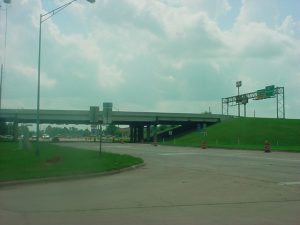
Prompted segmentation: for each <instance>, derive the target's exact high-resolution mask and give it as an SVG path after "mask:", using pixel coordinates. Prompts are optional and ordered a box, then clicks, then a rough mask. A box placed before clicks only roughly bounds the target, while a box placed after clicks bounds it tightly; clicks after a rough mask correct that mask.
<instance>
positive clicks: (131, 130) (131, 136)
mask: <svg viewBox="0 0 300 225" xmlns="http://www.w3.org/2000/svg"><path fill="white" fill-rule="evenodd" d="M129 136H130V143H133V126H132V125H130V126H129Z"/></svg>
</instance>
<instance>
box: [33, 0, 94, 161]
mask: <svg viewBox="0 0 300 225" xmlns="http://www.w3.org/2000/svg"><path fill="white" fill-rule="evenodd" d="M75 1H77V0H72V1H70V2H68V3H66V4H64V5H62V6H60V7H58V8H55V9H53V10H51V11H49V12H47V13H45V14H40V27H39V56H38V88H37V111H36V155H37V156H38V155H39V152H40V149H39V148H40V146H39V138H40V137H39V136H40V81H41V79H40V77H41V42H42V23H43V22H45V21H46V20H48V19H49V18H51V17H52V16H54V15H55V14H56V13H58V12H60V11H61V10H63V9H64V8H66V7H67V6H69V5H71V4H72V3H73V2H75ZM86 1H88V2H90V3H95V0H86Z"/></svg>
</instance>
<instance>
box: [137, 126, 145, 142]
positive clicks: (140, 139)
mask: <svg viewBox="0 0 300 225" xmlns="http://www.w3.org/2000/svg"><path fill="white" fill-rule="evenodd" d="M143 141H144V126H142V125H140V126H138V142H143Z"/></svg>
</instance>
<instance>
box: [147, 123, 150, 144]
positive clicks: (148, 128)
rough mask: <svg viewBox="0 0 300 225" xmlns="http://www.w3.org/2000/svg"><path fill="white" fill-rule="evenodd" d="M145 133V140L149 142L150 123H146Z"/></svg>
mask: <svg viewBox="0 0 300 225" xmlns="http://www.w3.org/2000/svg"><path fill="white" fill-rule="evenodd" d="M146 133H147V134H146V135H147V137H146V138H147V141H149V142H150V125H147V131H146Z"/></svg>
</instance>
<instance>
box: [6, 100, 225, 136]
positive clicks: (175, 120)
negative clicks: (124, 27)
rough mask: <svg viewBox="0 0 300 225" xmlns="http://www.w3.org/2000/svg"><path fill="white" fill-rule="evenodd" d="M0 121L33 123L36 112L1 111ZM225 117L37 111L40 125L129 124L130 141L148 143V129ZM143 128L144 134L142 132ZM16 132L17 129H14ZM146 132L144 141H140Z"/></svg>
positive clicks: (202, 124)
mask: <svg viewBox="0 0 300 225" xmlns="http://www.w3.org/2000/svg"><path fill="white" fill-rule="evenodd" d="M0 118H1V119H2V120H4V121H6V122H13V123H14V127H15V128H17V127H18V123H36V122H37V111H36V110H34V109H1V110H0ZM228 118H229V116H225V115H219V114H208V113H200V114H195V113H159V112H128V111H113V110H112V104H111V103H110V104H109V105H108V107H105V103H104V105H103V110H102V111H100V110H99V107H98V106H91V107H90V109H89V110H40V123H44V124H86V125H88V124H91V125H99V124H115V125H129V126H130V139H131V142H140V141H142V140H144V139H146V140H150V128H151V126H154V128H155V129H154V133H155V134H154V139H155V138H156V127H157V125H159V124H166V125H182V126H190V127H195V128H196V127H205V126H207V125H210V124H214V123H218V122H221V121H223V120H226V119H228ZM144 129H146V132H144ZM16 130H17V129H16ZM144 133H146V138H144Z"/></svg>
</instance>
